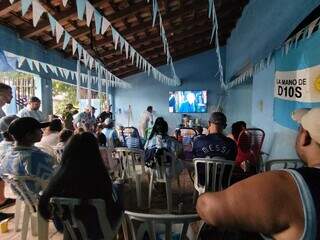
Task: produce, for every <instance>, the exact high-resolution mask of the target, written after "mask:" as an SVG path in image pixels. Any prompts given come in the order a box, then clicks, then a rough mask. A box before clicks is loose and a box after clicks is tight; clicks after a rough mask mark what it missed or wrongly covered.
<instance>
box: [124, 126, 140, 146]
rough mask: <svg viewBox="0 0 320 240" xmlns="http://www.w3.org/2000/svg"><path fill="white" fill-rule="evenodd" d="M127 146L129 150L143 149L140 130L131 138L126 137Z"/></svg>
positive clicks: (135, 131)
mask: <svg viewBox="0 0 320 240" xmlns="http://www.w3.org/2000/svg"><path fill="white" fill-rule="evenodd" d="M126 145H127V147H128V148H138V149H142V148H143V147H142V143H141V139H140V137H139V132H138V130H136V129H134V130H133V131H132V132H131V133H130V134H129V136H127V137H126Z"/></svg>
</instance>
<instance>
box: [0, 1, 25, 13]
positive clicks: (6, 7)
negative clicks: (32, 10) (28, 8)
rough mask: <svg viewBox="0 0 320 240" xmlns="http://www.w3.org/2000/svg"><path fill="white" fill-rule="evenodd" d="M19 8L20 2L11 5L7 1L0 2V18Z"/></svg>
mask: <svg viewBox="0 0 320 240" xmlns="http://www.w3.org/2000/svg"><path fill="white" fill-rule="evenodd" d="M20 6H21V2H20V1H16V2H14V3H13V4H10V2H9V1H2V2H0V17H1V16H3V15H6V14H8V13H9V12H11V11H12V10H14V9H16V8H20Z"/></svg>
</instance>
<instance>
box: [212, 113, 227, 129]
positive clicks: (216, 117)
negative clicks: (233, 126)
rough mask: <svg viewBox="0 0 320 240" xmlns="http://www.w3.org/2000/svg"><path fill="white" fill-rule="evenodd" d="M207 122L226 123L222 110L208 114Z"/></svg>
mask: <svg viewBox="0 0 320 240" xmlns="http://www.w3.org/2000/svg"><path fill="white" fill-rule="evenodd" d="M209 122H211V123H215V124H222V125H225V126H226V125H227V117H226V115H224V114H223V113H222V112H213V113H211V115H210V118H209Z"/></svg>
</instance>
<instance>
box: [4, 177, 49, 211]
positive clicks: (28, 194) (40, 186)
mask: <svg viewBox="0 0 320 240" xmlns="http://www.w3.org/2000/svg"><path fill="white" fill-rule="evenodd" d="M2 177H3V178H5V179H6V180H5V181H6V182H8V183H9V184H10V185H11V187H12V189H13V191H14V192H15V193H16V194H17V195H18V196H19V197H20V198H21V199H22V200H23V201H24V203H25V204H26V205H28V206H29V209H30V211H32V212H36V211H37V208H38V196H39V193H40V192H41V191H42V190H44V189H45V188H46V186H47V185H48V181H46V180H42V179H40V178H38V177H35V176H16V175H12V174H3V175H2ZM31 188H33V189H31Z"/></svg>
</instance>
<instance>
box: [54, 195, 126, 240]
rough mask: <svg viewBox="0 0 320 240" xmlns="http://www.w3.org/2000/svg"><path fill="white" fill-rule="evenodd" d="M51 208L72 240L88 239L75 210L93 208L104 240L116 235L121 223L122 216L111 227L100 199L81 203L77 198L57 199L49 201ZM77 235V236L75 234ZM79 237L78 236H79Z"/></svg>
mask: <svg viewBox="0 0 320 240" xmlns="http://www.w3.org/2000/svg"><path fill="white" fill-rule="evenodd" d="M50 203H51V205H52V206H53V211H54V213H55V216H57V217H58V218H59V219H60V220H61V221H62V223H63V225H64V229H65V230H67V231H68V233H69V235H70V237H71V239H72V240H78V239H89V237H88V233H87V230H86V227H85V225H84V223H83V221H82V220H81V219H79V218H78V217H77V215H76V213H75V211H74V210H75V208H77V207H83V206H84V205H83V204H85V205H89V206H92V207H94V208H95V210H96V213H97V218H98V219H97V220H98V222H99V226H97V227H98V228H100V231H101V233H102V235H103V236H102V237H103V239H105V240H112V239H114V237H115V236H116V235H117V234H118V231H119V228H120V226H121V223H123V215H122V216H121V217H120V219H119V220H118V222H117V224H116V226H115V227H114V228H112V227H111V225H110V222H109V220H108V218H107V215H106V213H107V210H106V204H105V201H104V200H102V199H89V200H86V201H83V200H81V199H78V198H58V197H53V198H51V199H50ZM77 233H78V234H77ZM79 235H80V236H79Z"/></svg>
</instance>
